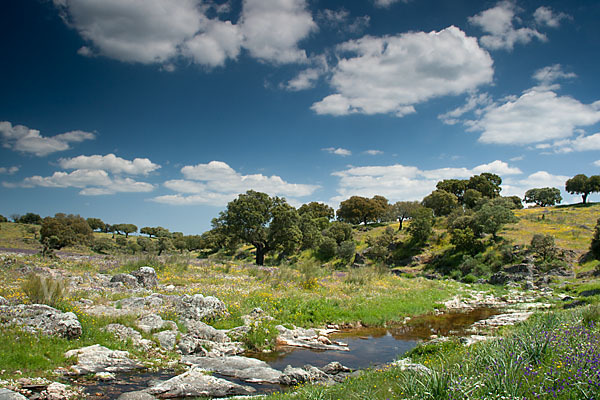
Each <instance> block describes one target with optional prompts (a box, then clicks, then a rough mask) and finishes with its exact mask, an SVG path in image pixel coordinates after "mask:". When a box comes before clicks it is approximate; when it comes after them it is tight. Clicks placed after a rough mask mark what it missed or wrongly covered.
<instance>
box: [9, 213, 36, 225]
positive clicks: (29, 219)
mask: <svg viewBox="0 0 600 400" xmlns="http://www.w3.org/2000/svg"><path fill="white" fill-rule="evenodd" d="M15 222H18V223H19V224H34V225H41V224H42V217H40V216H39V215H38V214H34V213H31V212H28V213H27V214H25V215H21V216H20V217H19V218H18V219H17V220H16V221H15Z"/></svg>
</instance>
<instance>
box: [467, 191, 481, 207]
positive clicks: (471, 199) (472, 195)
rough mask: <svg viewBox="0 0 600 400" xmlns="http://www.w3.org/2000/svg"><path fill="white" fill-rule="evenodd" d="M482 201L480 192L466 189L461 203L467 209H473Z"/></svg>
mask: <svg viewBox="0 0 600 400" xmlns="http://www.w3.org/2000/svg"><path fill="white" fill-rule="evenodd" d="M481 199H483V195H482V194H481V192H479V191H477V190H475V189H467V190H466V191H465V195H464V198H463V203H464V205H465V206H466V207H467V208H475V206H476V205H477V204H478V203H479V202H480V201H481Z"/></svg>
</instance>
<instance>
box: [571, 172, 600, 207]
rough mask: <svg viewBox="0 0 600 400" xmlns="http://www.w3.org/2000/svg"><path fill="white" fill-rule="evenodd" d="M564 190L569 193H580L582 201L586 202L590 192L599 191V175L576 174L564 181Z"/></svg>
mask: <svg viewBox="0 0 600 400" xmlns="http://www.w3.org/2000/svg"><path fill="white" fill-rule="evenodd" d="M565 190H566V191H567V192H569V193H571V194H580V195H581V200H582V203H583V204H585V203H586V202H587V197H588V195H589V194H590V193H595V192H600V175H593V176H590V177H589V178H588V177H587V175H584V174H578V175H575V176H574V177H572V178H571V179H568V180H567V181H566V182H565Z"/></svg>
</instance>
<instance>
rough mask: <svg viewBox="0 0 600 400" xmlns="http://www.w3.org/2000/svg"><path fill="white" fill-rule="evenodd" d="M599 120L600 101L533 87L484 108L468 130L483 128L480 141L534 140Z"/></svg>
mask: <svg viewBox="0 0 600 400" xmlns="http://www.w3.org/2000/svg"><path fill="white" fill-rule="evenodd" d="M598 121H600V101H596V102H594V103H592V104H583V103H581V102H579V101H578V100H576V99H574V98H572V97H569V96H559V95H557V94H556V93H555V92H553V91H551V90H537V89H535V88H534V89H531V90H528V91H526V92H525V93H523V94H522V95H521V96H520V97H518V98H509V99H508V100H506V101H505V102H503V103H501V104H493V105H491V106H489V107H487V108H486V109H485V112H484V113H483V115H482V117H481V118H480V119H479V120H475V121H470V122H469V125H470V128H469V130H473V131H482V134H481V136H480V137H479V141H480V142H482V143H493V144H532V143H541V142H547V141H551V140H558V139H564V138H568V137H570V136H572V135H573V133H574V131H575V129H576V128H577V127H582V126H590V125H593V124H595V123H597V122H598Z"/></svg>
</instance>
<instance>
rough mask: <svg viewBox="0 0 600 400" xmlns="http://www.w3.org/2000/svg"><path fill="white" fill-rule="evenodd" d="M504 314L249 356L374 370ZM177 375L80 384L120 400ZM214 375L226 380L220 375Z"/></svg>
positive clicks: (347, 335)
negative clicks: (330, 346) (337, 346)
mask: <svg viewBox="0 0 600 400" xmlns="http://www.w3.org/2000/svg"><path fill="white" fill-rule="evenodd" d="M499 313H500V310H498V309H493V308H476V309H473V310H470V311H467V312H448V313H444V314H440V315H423V316H419V317H414V318H412V319H411V320H410V321H408V322H407V323H406V324H399V325H394V326H392V327H388V328H360V329H352V330H345V331H341V332H339V333H335V334H332V335H331V336H330V338H331V339H334V340H340V341H343V342H345V343H347V344H348V348H349V351H335V350H327V351H323V350H320V351H319V350H311V349H304V348H297V347H280V348H277V349H276V350H275V351H274V352H271V353H246V354H244V355H245V356H247V357H254V358H258V359H260V360H263V361H265V362H267V363H268V364H269V365H270V366H271V367H272V368H275V369H277V370H280V371H282V370H283V369H285V367H286V366H287V365H291V366H292V367H302V366H304V365H306V364H310V365H313V366H315V367H323V366H325V365H326V364H328V363H330V362H332V361H339V362H340V363H341V364H343V365H345V366H347V367H349V368H351V369H354V370H357V369H364V368H369V367H374V366H378V365H382V364H386V363H390V362H392V361H394V360H397V359H399V358H402V356H403V355H404V354H405V353H406V352H408V351H410V350H411V349H413V348H414V347H415V346H416V345H417V344H418V342H419V341H422V340H426V339H429V338H430V337H431V335H437V336H462V335H464V334H465V330H466V329H467V328H469V327H470V326H471V325H472V324H473V323H475V322H477V321H480V320H483V319H487V318H490V317H492V316H494V315H497V314H499ZM175 375H176V373H175V372H174V371H168V370H163V371H158V372H142V373H139V372H138V373H127V374H116V377H117V379H116V381H113V382H97V381H93V380H92V381H79V382H78V384H80V385H82V386H84V387H85V393H86V394H87V398H89V399H98V400H99V399H117V398H118V397H119V395H120V394H122V393H125V392H130V391H135V390H143V389H146V388H147V387H149V386H150V384H151V383H152V382H156V381H164V380H167V379H169V378H172V377H173V376H175ZM213 375H214V376H217V377H221V376H219V374H213ZM223 378H226V379H227V380H229V381H232V382H235V383H240V384H244V385H249V386H253V387H255V388H256V389H257V394H260V393H270V392H274V391H281V390H286V388H285V387H282V386H280V385H269V384H266V385H265V384H248V383H245V382H241V381H238V380H236V379H232V378H231V377H223Z"/></svg>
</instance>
